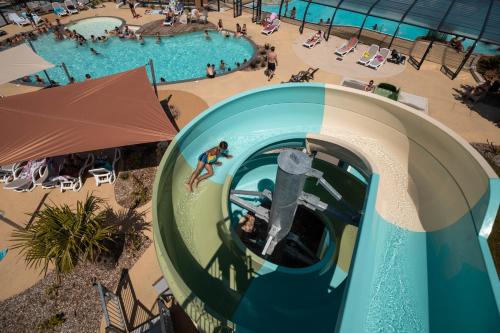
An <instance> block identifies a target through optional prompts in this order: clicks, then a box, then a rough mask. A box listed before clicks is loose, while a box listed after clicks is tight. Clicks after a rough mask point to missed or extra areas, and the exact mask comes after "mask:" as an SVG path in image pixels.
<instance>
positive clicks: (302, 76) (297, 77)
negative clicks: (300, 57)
mask: <svg viewBox="0 0 500 333" xmlns="http://www.w3.org/2000/svg"><path fill="white" fill-rule="evenodd" d="M318 70H319V68H312V67H309V68H308V69H307V70H305V71H300V72H298V73H297V74H294V75H292V76H291V77H290V80H288V82H309V81H311V80H313V79H314V74H316V72H317V71H318Z"/></svg>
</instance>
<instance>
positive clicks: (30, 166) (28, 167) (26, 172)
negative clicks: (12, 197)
mask: <svg viewBox="0 0 500 333" xmlns="http://www.w3.org/2000/svg"><path fill="white" fill-rule="evenodd" d="M45 164H46V160H45V159H43V160H34V161H29V162H28V163H26V164H25V165H24V166H21V167H19V168H17V169H16V170H15V171H14V174H13V178H14V179H13V180H12V181H11V182H9V183H7V184H5V185H4V187H3V188H4V189H5V190H14V191H16V192H30V191H32V190H33V189H34V188H35V186H36V185H35V182H37V181H38V180H39V178H40V177H41V174H40V168H41V167H42V166H44V165H45Z"/></svg>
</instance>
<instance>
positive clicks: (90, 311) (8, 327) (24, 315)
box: [0, 236, 152, 333]
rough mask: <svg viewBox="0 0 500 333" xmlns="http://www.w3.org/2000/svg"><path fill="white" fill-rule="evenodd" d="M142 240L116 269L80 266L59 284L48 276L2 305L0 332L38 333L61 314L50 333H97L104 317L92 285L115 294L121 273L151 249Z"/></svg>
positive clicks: (85, 264)
mask: <svg viewBox="0 0 500 333" xmlns="http://www.w3.org/2000/svg"><path fill="white" fill-rule="evenodd" d="M143 237H144V239H143V240H142V243H141V246H140V248H139V249H137V250H132V249H131V248H125V250H124V252H123V254H122V255H121V257H120V259H119V261H118V264H117V265H116V266H115V267H112V268H110V267H109V266H106V265H101V264H92V263H89V262H85V263H80V264H79V265H78V266H77V267H76V268H75V270H74V271H73V272H71V273H70V274H68V275H67V276H65V277H63V279H62V282H61V283H60V284H58V283H57V279H56V274H55V273H49V274H47V276H46V277H45V278H43V279H42V280H40V281H39V282H38V283H37V284H35V285H34V286H33V287H31V288H29V289H27V290H25V291H24V292H22V293H21V294H18V295H16V296H14V297H11V298H9V299H7V300H5V301H3V302H1V303H0V327H1V328H2V329H1V330H2V332H6V333H10V332H16V333H22V332H29V333H33V332H39V331H40V329H39V328H38V327H39V325H40V324H42V323H43V322H47V320H48V319H49V318H51V317H52V318H54V317H56V318H57V316H59V317H60V316H61V314H62V317H63V318H64V319H63V320H62V321H61V322H60V324H59V325H57V326H55V327H54V328H53V329H52V330H48V331H49V332H65V333H68V332H75V333H77V332H78V333H82V332H98V331H99V326H100V322H101V317H102V315H103V313H102V310H101V306H100V303H99V295H98V293H97V289H96V288H95V287H93V286H92V282H93V281H98V282H100V283H101V284H103V285H104V286H106V287H107V288H109V289H110V290H113V291H114V290H115V289H116V287H117V285H118V281H119V279H120V275H121V271H122V269H123V268H130V267H132V266H133V265H134V263H135V262H136V261H137V260H138V259H139V257H140V256H141V255H142V254H143V253H144V252H145V251H146V250H147V248H148V247H149V246H150V245H151V243H152V241H151V239H149V238H147V237H145V236H143Z"/></svg>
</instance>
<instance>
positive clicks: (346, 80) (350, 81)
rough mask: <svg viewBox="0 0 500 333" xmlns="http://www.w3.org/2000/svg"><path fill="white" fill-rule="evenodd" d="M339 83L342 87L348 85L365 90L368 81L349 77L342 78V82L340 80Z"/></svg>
mask: <svg viewBox="0 0 500 333" xmlns="http://www.w3.org/2000/svg"><path fill="white" fill-rule="evenodd" d="M340 85H342V86H344V87H348V88H353V89H358V90H363V91H366V87H367V86H368V82H365V81H361V80H356V79H351V78H344V79H343V80H342V82H340Z"/></svg>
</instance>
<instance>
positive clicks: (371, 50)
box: [358, 44, 379, 66]
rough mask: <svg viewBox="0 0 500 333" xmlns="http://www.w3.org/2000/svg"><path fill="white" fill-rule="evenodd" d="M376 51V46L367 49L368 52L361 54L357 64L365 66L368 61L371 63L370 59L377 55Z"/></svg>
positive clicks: (377, 48)
mask: <svg viewBox="0 0 500 333" xmlns="http://www.w3.org/2000/svg"><path fill="white" fill-rule="evenodd" d="M378 50H379V47H378V45H376V44H372V45H371V46H370V48H369V49H368V51H365V52H363V54H362V55H361V58H359V60H358V63H360V64H361V65H365V66H366V65H368V64H369V63H370V61H372V59H373V58H374V57H375V56H376V55H377V53H378Z"/></svg>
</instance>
